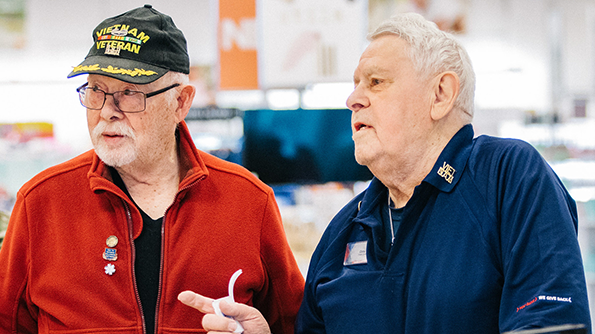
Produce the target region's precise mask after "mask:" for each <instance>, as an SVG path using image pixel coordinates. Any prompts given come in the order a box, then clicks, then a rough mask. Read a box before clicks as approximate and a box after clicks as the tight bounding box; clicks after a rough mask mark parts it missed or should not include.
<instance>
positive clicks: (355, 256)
mask: <svg viewBox="0 0 595 334" xmlns="http://www.w3.org/2000/svg"><path fill="white" fill-rule="evenodd" d="M367 246H368V241H357V242H350V243H348V244H347V249H346V250H345V259H344V260H343V265H344V266H351V265H354V264H366V263H368V257H367V256H366V249H367Z"/></svg>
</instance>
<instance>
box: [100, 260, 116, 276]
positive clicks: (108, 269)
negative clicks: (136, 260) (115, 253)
mask: <svg viewBox="0 0 595 334" xmlns="http://www.w3.org/2000/svg"><path fill="white" fill-rule="evenodd" d="M103 269H104V270H105V273H106V274H108V275H110V276H111V275H113V274H114V273H115V272H116V266H114V265H113V264H111V263H110V264H108V265H107V266H105V267H103Z"/></svg>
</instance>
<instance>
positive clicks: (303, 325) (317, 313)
mask: <svg viewBox="0 0 595 334" xmlns="http://www.w3.org/2000/svg"><path fill="white" fill-rule="evenodd" d="M329 234H330V232H329V230H328V229H327V231H325V233H324V234H323V236H322V238H321V239H320V242H319V243H318V246H317V247H316V250H315V251H314V254H313V255H312V259H311V260H310V266H309V268H308V275H307V276H306V285H305V288H304V298H303V300H302V305H301V306H300V311H299V313H298V316H297V321H296V324H295V333H296V334H302V333H303V334H305V333H309V334H314V333H318V334H323V333H326V327H325V324H324V319H323V318H322V312H321V310H320V307H318V301H317V298H316V288H317V280H318V276H317V273H318V269H319V264H320V260H321V257H322V255H323V254H324V252H325V250H326V246H327V243H328V236H329Z"/></svg>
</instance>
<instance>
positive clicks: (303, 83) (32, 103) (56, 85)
mask: <svg viewBox="0 0 595 334" xmlns="http://www.w3.org/2000/svg"><path fill="white" fill-rule="evenodd" d="M145 2H147V1H145V0H138V1H137V0H128V1H120V0H87V1H74V0H52V1H46V0H0V239H1V238H2V236H3V234H2V233H3V232H1V231H3V230H4V229H5V227H6V223H7V220H8V217H9V215H10V211H11V208H12V205H13V203H14V200H15V196H16V192H17V191H18V189H19V188H20V186H21V185H22V184H23V183H24V182H26V181H27V180H28V179H30V178H31V177H32V176H33V175H35V174H36V173H38V172H39V171H41V170H42V169H44V168H46V167H48V166H50V165H53V164H56V163H59V162H62V161H65V160H67V159H69V158H71V157H74V156H75V155H78V154H80V153H82V152H84V151H86V150H89V149H90V148H91V144H90V140H89V139H88V134H87V127H86V119H85V110H84V108H83V107H82V106H80V104H79V102H78V100H77V95H76V93H75V88H76V87H78V86H79V85H80V84H82V83H83V82H84V81H85V77H84V76H81V77H77V78H73V79H70V80H67V79H66V75H67V74H68V73H69V72H70V70H71V68H72V67H73V66H75V65H77V64H78V63H79V62H80V61H81V60H82V59H83V57H84V56H85V55H86V53H87V51H88V49H89V47H90V43H91V32H92V30H93V28H94V27H95V26H96V24H97V23H99V22H100V21H101V20H103V19H104V18H106V17H109V16H113V15H116V14H119V13H121V12H124V11H126V10H129V9H132V8H134V7H138V6H142V5H143V4H144V3H145ZM150 3H151V4H152V5H153V7H154V8H156V9H158V10H160V11H162V12H164V13H167V14H169V15H171V16H172V17H173V18H174V21H175V22H176V24H177V25H178V27H180V28H181V29H182V30H183V31H184V33H185V35H186V38H187V40H188V49H189V53H190V57H191V62H192V64H191V65H192V71H191V79H192V82H193V83H194V84H195V85H196V86H197V88H198V94H197V98H196V100H195V103H194V106H193V109H192V110H191V113H190V114H189V116H188V119H187V121H188V124H189V127H190V129H191V131H192V133H193V136H194V139H195V141H196V144H197V146H198V147H199V148H200V149H202V150H205V151H209V152H212V153H213V154H215V155H217V156H220V157H222V158H224V159H227V160H230V161H233V162H236V163H239V164H242V165H245V166H246V167H247V168H249V169H250V170H252V171H253V172H254V173H256V174H258V175H259V177H261V179H262V180H263V181H265V182H267V183H268V184H270V185H271V186H273V187H274V189H275V193H276V195H277V199H278V202H279V205H280V209H281V212H282V215H283V219H284V224H285V226H286V230H287V234H288V238H289V240H290V243H291V246H292V248H293V249H294V252H295V254H296V258H297V259H298V261H299V263H300V266H301V267H302V270H303V271H304V273H305V270H306V268H307V265H308V259H309V257H310V254H311V252H312V251H313V248H314V246H315V245H316V244H317V242H318V238H319V237H320V234H321V233H322V231H323V229H324V228H325V226H326V224H327V223H328V221H329V220H330V218H331V217H332V216H333V215H334V214H335V213H336V212H337V211H338V210H339V209H340V208H341V207H342V206H343V205H344V204H345V203H347V202H348V201H349V200H350V199H351V198H352V197H353V196H354V194H356V193H358V192H359V191H361V190H362V189H364V188H365V187H366V185H367V181H369V179H370V174H369V172H368V171H367V170H366V169H365V168H363V167H361V166H358V165H357V164H356V163H355V160H354V158H353V152H352V149H353V144H352V142H351V131H350V128H349V126H350V125H349V117H350V112H349V111H348V110H347V109H346V108H345V100H346V98H347V96H348V95H349V93H350V92H351V89H352V87H353V85H352V83H351V78H352V73H353V70H354V69H355V67H356V65H357V62H358V59H359V55H360V54H361V52H362V51H363V49H364V48H365V46H366V43H367V42H366V39H365V36H366V34H367V33H368V32H369V31H370V30H371V29H373V28H374V27H375V26H376V25H377V24H378V23H379V22H380V21H381V20H383V19H385V18H388V17H389V16H391V15H392V14H394V13H397V12H402V11H415V12H419V13H421V14H422V15H424V16H426V17H427V18H429V19H431V20H433V21H434V22H436V23H437V24H438V25H439V26H440V27H441V28H442V29H444V30H449V31H452V32H454V33H455V34H456V35H457V36H458V38H459V39H460V40H461V41H462V43H463V44H464V45H465V46H466V48H467V49H468V51H469V54H470V56H471V59H472V61H473V63H474V66H475V70H476V74H477V91H476V110H475V120H474V127H475V131H476V134H477V135H479V134H490V135H495V136H502V137H514V138H521V139H524V140H526V141H528V142H530V143H531V144H533V145H534V146H535V147H536V148H537V149H539V150H540V151H541V152H542V154H543V155H544V156H545V158H546V159H547V160H548V162H549V163H550V164H551V165H552V167H553V168H554V169H555V170H556V172H557V173H558V174H559V176H560V177H561V178H562V180H563V181H564V183H565V184H566V185H567V186H568V188H569V189H570V192H571V194H572V195H573V197H574V198H575V200H576V201H577V203H578V205H579V218H580V231H579V241H580V243H581V246H582V250H583V256H584V261H585V266H586V269H587V276H588V280H589V283H590V285H589V288H590V294H591V295H590V299H591V303H592V304H594V305H595V105H594V102H593V101H595V0H489V1H488V0H325V1H320V0H193V1H190V0H187V1H183V0H153V1H151V2H150Z"/></svg>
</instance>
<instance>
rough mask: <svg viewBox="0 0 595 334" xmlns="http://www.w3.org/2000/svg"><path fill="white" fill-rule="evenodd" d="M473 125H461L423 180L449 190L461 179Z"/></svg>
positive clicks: (440, 188)
mask: <svg viewBox="0 0 595 334" xmlns="http://www.w3.org/2000/svg"><path fill="white" fill-rule="evenodd" d="M473 135H474V133H473V126H472V125H471V124H467V125H465V126H463V127H462V128H461V129H460V130H459V131H458V132H457V133H456V134H455V135H454V136H453V137H452V139H451V140H450V141H449V142H448V144H447V145H446V147H445V148H444V150H442V153H440V156H439V157H438V160H436V164H435V165H434V167H433V168H432V171H431V172H430V173H429V174H428V175H427V176H426V178H425V179H424V182H427V183H429V184H431V185H433V186H434V187H436V188H438V189H439V190H441V191H444V192H450V191H452V189H453V188H454V187H455V185H456V184H457V183H458V182H459V180H460V179H461V175H463V170H464V169H465V167H466V166H467V161H468V159H469V155H470V154H471V148H472V146H473Z"/></svg>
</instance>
